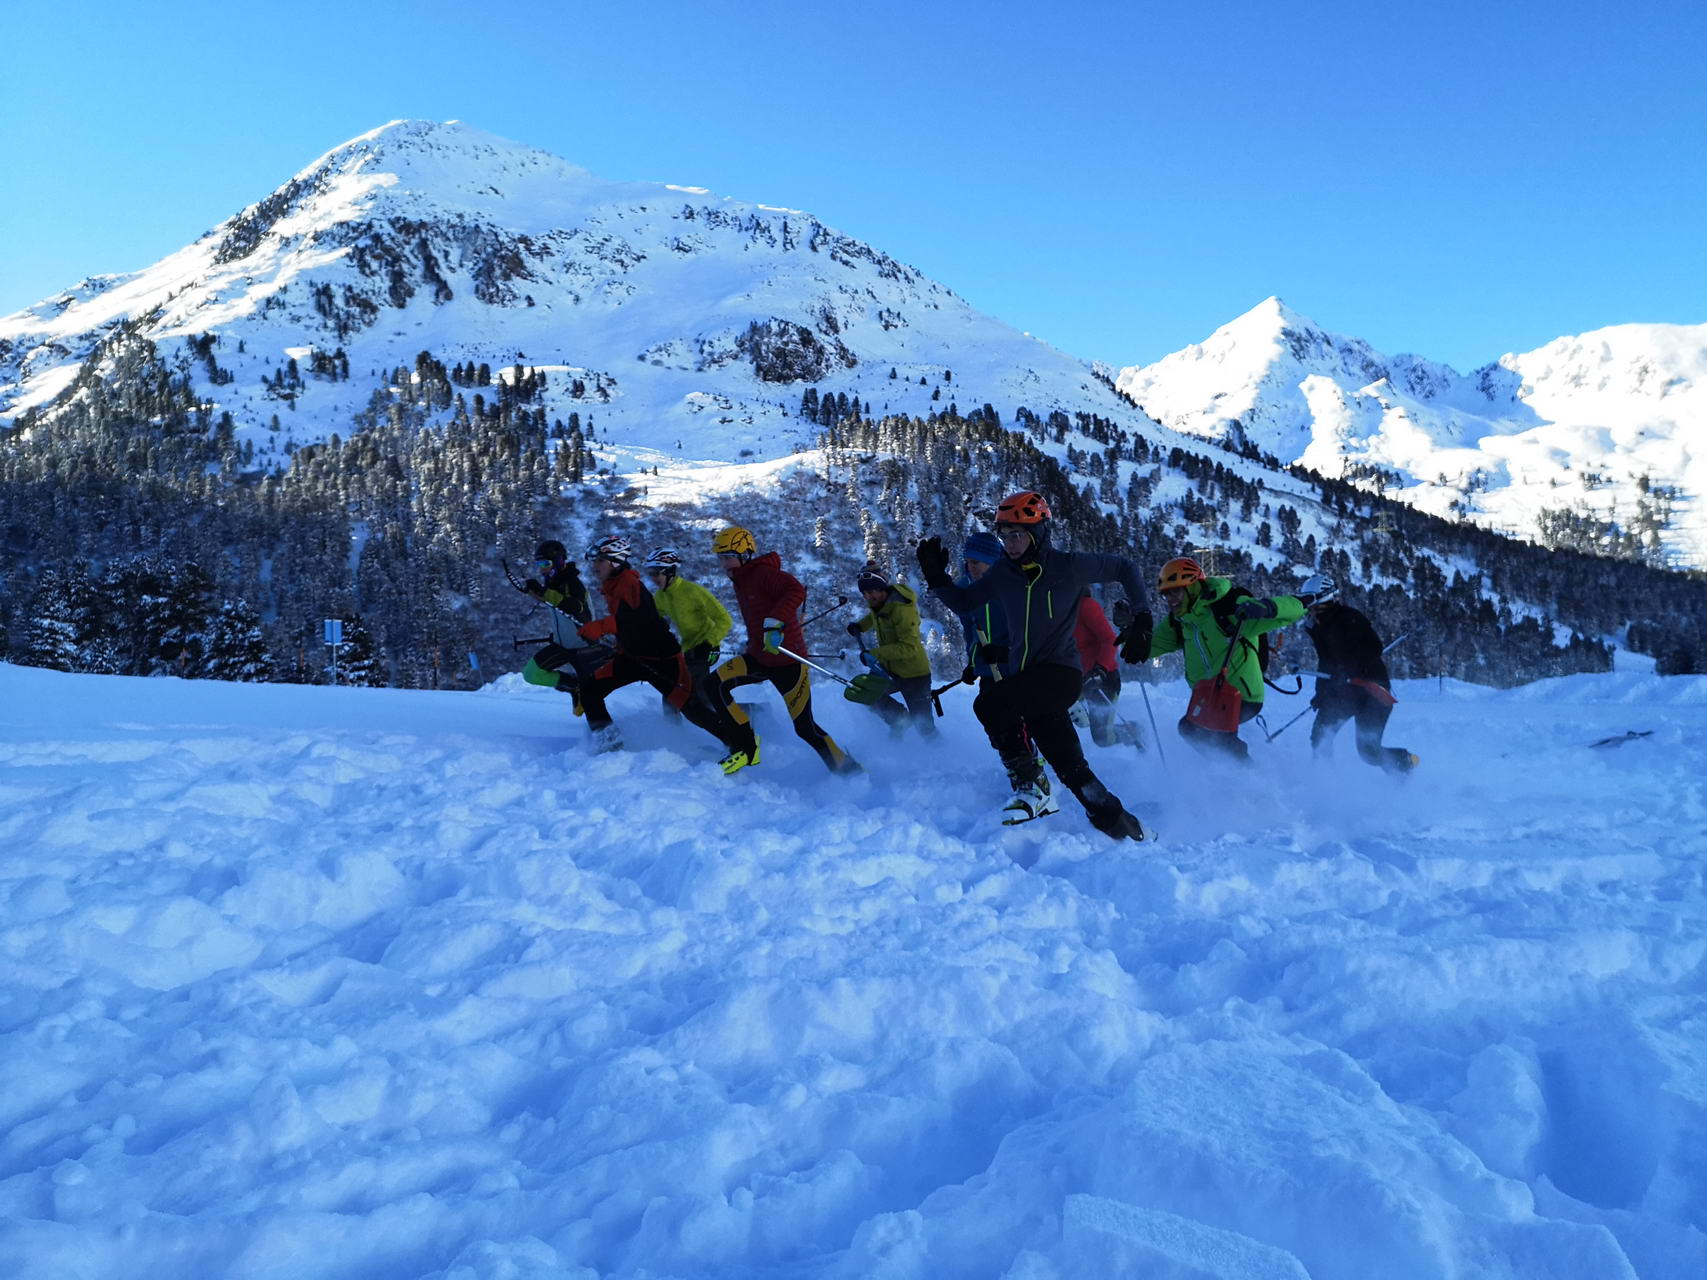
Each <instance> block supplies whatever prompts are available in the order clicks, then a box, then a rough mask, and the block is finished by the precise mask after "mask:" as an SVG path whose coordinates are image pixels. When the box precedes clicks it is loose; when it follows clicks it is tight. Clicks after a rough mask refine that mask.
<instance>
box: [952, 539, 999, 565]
mask: <svg viewBox="0 0 1707 1280" xmlns="http://www.w3.org/2000/svg"><path fill="white" fill-rule="evenodd" d="M960 558H961V559H962V560H982V561H983V562H984V563H985V564H995V563H996V562H997V561H999V560H1000V559H1001V558H1002V540H1001V539H1000V538H998V537H997V536H996V535H995V534H993V533H975V534H973V535H972V536H971V537H969V538H967V539H966V545H965V546H963V547H961V548H960Z"/></svg>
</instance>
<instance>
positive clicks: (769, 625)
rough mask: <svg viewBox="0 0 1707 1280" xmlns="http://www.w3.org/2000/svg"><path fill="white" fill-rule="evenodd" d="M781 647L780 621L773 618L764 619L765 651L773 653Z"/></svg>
mask: <svg viewBox="0 0 1707 1280" xmlns="http://www.w3.org/2000/svg"><path fill="white" fill-rule="evenodd" d="M781 648H782V623H780V622H778V621H777V620H776V619H775V618H766V619H765V652H766V653H775V652H777V650H779V649H781Z"/></svg>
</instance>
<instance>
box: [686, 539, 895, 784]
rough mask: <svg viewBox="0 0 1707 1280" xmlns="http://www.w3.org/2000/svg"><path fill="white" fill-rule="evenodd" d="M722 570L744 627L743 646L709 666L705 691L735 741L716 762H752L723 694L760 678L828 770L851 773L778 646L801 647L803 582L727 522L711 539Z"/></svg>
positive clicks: (733, 706)
mask: <svg viewBox="0 0 1707 1280" xmlns="http://www.w3.org/2000/svg"><path fill="white" fill-rule="evenodd" d="M711 549H712V551H714V552H715V553H716V554H717V559H718V561H719V563H721V564H722V566H723V572H724V573H726V574H727V575H728V576H729V581H730V583H731V584H732V585H733V586H734V588H735V603H736V606H737V607H738V608H739V610H740V613H741V620H742V621H743V622H744V623H746V626H747V647H746V648H745V649H744V650H743V651H742V652H740V653H739V654H737V655H736V656H735V657H733V658H730V659H729V660H728V661H727V662H725V663H724V664H723V665H722V666H720V667H718V668H717V670H716V671H715V672H714V673H713V674H714V675H715V676H716V682H715V683H714V684H713V685H712V686H711V692H712V695H713V697H714V698H715V699H716V701H717V703H718V705H719V706H720V707H721V708H722V709H723V711H724V713H725V714H726V715H728V717H729V718H730V719H731V720H732V721H733V722H734V724H735V726H736V729H737V731H738V735H739V736H738V737H737V739H736V748H735V750H734V751H732V752H731V753H730V755H729V758H728V759H727V760H725V761H724V762H723V771H724V772H725V773H734V772H735V771H736V770H737V769H743V768H745V767H746V766H747V765H750V764H757V763H758V762H759V738H758V735H757V734H756V733H754V732H753V725H752V722H751V721H750V720H748V719H747V714H746V712H744V711H742V710H741V707H740V705H739V704H738V703H736V702H735V701H734V699H733V698H732V697H731V696H730V695H731V694H732V693H733V692H734V690H736V689H738V688H740V687H741V686H742V685H749V684H759V683H766V684H769V685H771V686H773V687H774V688H775V689H776V691H777V692H778V693H780V694H781V695H782V702H783V705H784V706H785V707H787V708H788V715H789V718H790V719H791V720H792V721H793V722H794V732H795V733H797V734H798V735H799V736H800V738H801V740H802V741H804V742H805V743H806V744H807V745H808V746H810V747H811V748H812V749H813V750H814V751H816V752H817V753H818V758H819V759H820V760H822V761H823V762H824V764H825V765H826V766H827V767H828V768H829V770H830V772H832V773H859V772H861V769H860V766H859V763H858V762H857V761H856V760H855V759H854V758H853V757H852V756H850V755H849V754H848V753H847V752H846V751H843V750H842V748H841V746H840V745H839V744H838V743H837V742H836V740H835V739H834V738H832V737H831V736H830V735H829V734H827V733H825V732H824V731H823V730H822V729H821V728H819V727H818V722H817V721H816V720H814V719H813V718H812V682H811V680H810V678H809V677H808V675H807V671H806V666H805V664H804V663H802V662H800V661H798V660H796V659H795V658H791V657H789V656H788V655H787V654H785V653H783V652H781V651H782V650H783V649H787V650H789V651H790V652H792V653H805V652H806V635H805V632H804V631H802V629H801V626H800V606H801V605H803V604H805V603H806V588H805V587H803V586H801V585H800V582H799V580H798V579H797V578H795V577H794V576H793V575H792V574H789V573H785V572H783V568H782V560H781V558H780V557H779V556H778V555H777V553H776V552H774V551H767V552H765V554H764V555H762V556H761V555H759V554H758V549H759V548H758V543H757V542H756V541H755V540H754V539H753V535H752V534H751V533H750V532H749V531H748V530H746V529H742V528H740V527H738V526H731V527H730V528H727V529H725V530H723V531H722V532H721V533H719V534H718V535H717V537H716V538H714V539H712V543H711Z"/></svg>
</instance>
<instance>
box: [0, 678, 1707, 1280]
mask: <svg viewBox="0 0 1707 1280" xmlns="http://www.w3.org/2000/svg"><path fill="white" fill-rule="evenodd" d="M834 692H835V691H834V690H833V689H831V690H828V691H826V689H825V687H824V686H823V685H822V684H820V685H819V687H818V690H817V693H818V701H819V703H820V707H821V718H822V719H823V720H824V721H825V723H826V724H827V725H828V726H829V727H830V728H831V730H832V732H835V733H836V734H837V735H838V737H839V738H841V740H842V741H843V742H844V744H845V745H847V746H848V747H849V748H850V749H851V750H852V751H853V752H854V753H855V754H856V755H857V756H858V757H859V758H860V759H861V760H862V761H863V762H864V763H865V764H866V765H867V767H868V768H869V770H870V773H869V776H868V777H866V778H862V779H856V780H852V781H847V780H842V779H836V778H831V777H830V776H828V775H827V774H826V773H825V772H824V771H823V769H822V767H821V766H820V764H819V763H818V761H817V759H816V758H815V757H814V756H812V755H811V753H810V752H809V751H808V750H807V749H806V748H805V747H804V746H803V745H802V744H800V743H799V742H798V741H796V740H795V739H794V737H793V735H792V734H791V733H790V732H789V731H788V729H787V726H786V723H782V722H781V720H780V710H779V709H775V708H768V707H767V708H766V709H765V710H762V711H761V713H760V719H759V726H760V732H761V734H762V735H763V737H764V745H765V757H764V763H763V764H762V765H761V766H759V767H758V768H757V769H754V770H749V771H747V772H746V773H743V774H741V775H739V776H737V777H735V778H732V779H726V778H724V777H723V776H722V775H721V774H720V773H719V772H718V771H717V770H716V769H715V767H713V765H712V763H711V762H712V760H713V758H714V757H715V755H716V754H718V751H717V748H716V746H715V744H713V743H712V742H711V741H710V740H709V739H705V738H701V737H699V736H697V735H696V734H695V733H694V731H692V730H691V729H689V728H687V727H685V726H682V725H680V724H669V723H666V722H665V721H664V720H663V719H662V718H661V716H660V715H659V713H658V711H657V708H656V700H655V699H654V698H653V697H651V696H650V695H649V694H643V693H641V692H640V691H636V690H629V691H625V693H624V694H622V695H619V696H618V698H617V699H615V700H614V701H613V708H614V710H615V712H616V714H617V716H618V719H619V721H620V722H621V723H622V724H623V725H624V727H625V730H626V732H627V735H628V740H629V749H628V750H626V751H624V752H622V753H619V754H614V755H606V756H598V757H594V756H591V755H589V754H588V753H587V749H586V743H585V730H584V726H582V725H581V724H580V723H578V722H576V721H574V720H572V719H571V717H570V714H569V705H568V699H566V698H564V697H562V696H561V695H557V694H554V693H546V692H543V691H540V690H537V689H533V688H530V687H528V686H525V685H521V684H519V682H518V681H517V680H516V678H515V677H505V678H504V679H502V680H500V681H498V682H497V683H496V684H495V685H493V686H490V687H488V688H486V689H484V690H482V691H480V692H479V693H472V694H471V693H420V692H401V691H393V690H341V689H324V688H301V687H285V686H237V685H221V684H215V683H211V682H183V681H178V680H172V679H157V680H130V679H120V678H111V677H93V676H69V675H62V674H58V673H53V672H47V671H39V670H32V669H27V668H21V667H13V666H6V665H0V761H3V772H0V965H3V966H4V974H5V981H4V984H3V989H0V1079H3V1080H4V1082H5V1083H4V1089H3V1091H0V1133H3V1134H4V1137H3V1138H0V1274H4V1275H6V1276H9V1277H13V1276H16V1277H48V1276H52V1277H56V1278H67V1280H69V1278H89V1280H94V1278H97V1277H99V1278H103V1280H105V1278H108V1277H111V1278H117V1277H126V1278H129V1277H136V1276H144V1275H146V1276H196V1277H212V1276H220V1277H243V1278H249V1277H267V1278H268V1280H274V1278H278V1280H284V1278H289V1280H307V1278H309V1277H314V1278H316V1280H319V1278H331V1277H364V1278H368V1277H398V1278H401V1277H428V1276H431V1277H452V1276H455V1277H458V1278H459V1280H466V1278H475V1277H478V1278H481V1280H498V1278H499V1277H544V1276H576V1277H592V1276H623V1277H642V1276H682V1277H709V1276H770V1277H791V1278H792V1277H849V1278H851V1277H863V1276H885V1277H915V1276H916V1277H933V1278H935V1277H952V1276H961V1277H994V1276H1004V1275H1005V1276H1012V1277H1015V1278H1016V1280H1019V1278H1023V1280H1048V1278H1050V1277H1068V1276H1090V1275H1096V1276H1109V1275H1134V1276H1137V1275H1142V1276H1146V1277H1153V1276H1165V1277H1173V1276H1194V1277H1298V1276H1305V1275H1308V1276H1311V1277H1315V1278H1316V1280H1341V1278H1344V1280H1353V1278H1355V1280H1368V1278H1369V1277H1383V1278H1394V1277H1418V1278H1421V1277H1449V1276H1450V1277H1472V1276H1474V1277H1507V1276H1510V1277H1519V1276H1521V1277H1548V1278H1549V1280H1561V1278H1574V1277H1581V1278H1583V1280H1588V1278H1591V1277H1592V1278H1593V1280H1606V1278H1608V1277H1618V1276H1640V1277H1643V1278H1644V1280H1669V1278H1673V1277H1676V1278H1679V1280H1682V1278H1684V1277H1688V1278H1690V1280H1695V1278H1698V1277H1700V1276H1701V1275H1703V1274H1707V1154H1704V1153H1707V1000H1704V997H1703V987H1704V977H1707V965H1704V963H1703V956H1704V945H1707V886H1704V883H1703V866H1704V862H1707V837H1704V835H1703V828H1704V825H1707V823H1704V818H1707V799H1704V793H1703V783H1702V778H1703V776H1704V774H1707V769H1704V763H1707V678H1693V677H1691V678H1674V679H1670V680H1661V679H1657V678H1655V677H1653V676H1651V675H1647V674H1642V673H1633V672H1620V673H1617V674H1613V675H1608V676H1594V677H1572V678H1569V679H1566V680H1559V681H1550V682H1546V683H1544V684H1540V685H1533V686H1528V687H1525V688H1520V689H1515V690H1510V691H1505V692H1492V691H1488V690H1483V689H1476V688H1471V687H1469V686H1463V685H1453V684H1447V685H1446V686H1445V688H1444V689H1437V687H1436V686H1435V685H1434V684H1433V683H1432V682H1425V683H1418V684H1411V685H1401V686H1400V688H1399V694H1400V696H1401V698H1402V702H1401V704H1400V706H1399V707H1398V709H1397V711H1396V713H1395V716H1394V719H1393V723H1392V726H1391V731H1390V733H1389V739H1390V740H1391V741H1394V742H1397V743H1401V744H1404V745H1408V746H1410V747H1412V748H1413V749H1415V750H1416V751H1418V752H1419V753H1420V754H1421V755H1422V757H1423V762H1424V763H1423V768H1422V769H1421V770H1420V771H1419V772H1418V773H1417V774H1416V775H1414V776H1413V777H1411V778H1410V779H1408V780H1406V781H1405V782H1402V783H1401V782H1395V781H1392V780H1389V779H1387V778H1385V777H1383V776H1377V775H1375V774H1374V773H1373V772H1371V771H1369V770H1367V769H1365V768H1364V767H1363V766H1362V765H1360V764H1358V763H1357V762H1356V760H1355V759H1354V758H1353V753H1352V751H1351V743H1350V741H1349V738H1347V739H1346V740H1342V742H1341V743H1340V748H1339V758H1338V759H1337V760H1335V761H1333V762H1329V763H1316V762H1312V760H1311V759H1310V757H1309V751H1308V741H1307V732H1306V729H1307V722H1306V723H1305V724H1300V725H1298V726H1297V727H1295V728H1294V729H1292V730H1291V731H1289V732H1288V733H1287V734H1286V735H1285V736H1283V737H1282V738H1280V739H1279V741H1278V742H1276V743H1274V744H1273V745H1272V746H1269V745H1263V744H1260V743H1259V744H1258V745H1256V746H1255V747H1254V748H1253V752H1254V754H1255V755H1256V756H1257V758H1258V761H1259V766H1260V767H1258V768H1257V769H1255V770H1254V771H1252V772H1250V773H1248V774H1234V773H1231V772H1226V771H1221V770H1212V769H1206V768H1205V767H1204V766H1202V765H1201V764H1199V763H1198V762H1197V761H1196V760H1195V759H1194V758H1192V757H1191V756H1190V753H1189V751H1188V750H1187V749H1186V748H1185V747H1184V745H1183V744H1181V743H1180V742H1179V741H1178V740H1177V739H1176V738H1175V737H1174V736H1173V734H1172V732H1171V731H1170V730H1166V729H1164V733H1165V735H1166V736H1165V746H1166V747H1167V750H1168V764H1169V765H1170V766H1171V771H1165V770H1164V769H1163V767H1162V765H1161V763H1160V762H1159V761H1158V760H1157V758H1156V756H1155V754H1154V753H1153V752H1152V753H1151V754H1150V755H1148V756H1145V757H1139V756H1137V755H1136V754H1135V753H1133V752H1131V750H1130V749H1129V748H1115V749H1109V750H1100V749H1095V748H1092V749H1091V754H1092V758H1093V763H1094V764H1096V765H1097V767H1098V768H1099V769H1100V770H1101V771H1102V772H1103V775H1104V777H1105V779H1106V780H1107V781H1108V782H1109V783H1110V784H1111V785H1112V786H1113V787H1114V788H1115V789H1116V790H1117V791H1119V792H1120V793H1121V794H1122V795H1123V796H1125V797H1126V798H1127V799H1128V800H1129V801H1130V802H1132V803H1134V804H1135V805H1137V806H1139V807H1140V809H1141V811H1142V812H1143V813H1144V814H1145V816H1146V818H1147V819H1149V820H1152V821H1153V822H1154V823H1155V824H1156V825H1157V826H1158V827H1160V828H1161V831H1162V833H1163V837H1164V839H1163V843H1162V844H1160V845H1159V846H1155V847H1139V846H1134V845H1119V846H1117V845H1113V844H1111V843H1109V842H1108V841H1107V840H1105V839H1104V838H1103V837H1101V836H1100V835H1098V834H1096V833H1095V832H1094V831H1092V830H1091V829H1090V828H1089V827H1088V825H1087V824H1086V823H1085V821H1084V818H1083V815H1082V814H1081V813H1080V812H1078V811H1077V808H1076V806H1073V805H1072V803H1071V801H1070V800H1069V801H1068V808H1067V810H1066V811H1064V812H1063V813H1062V814H1061V815H1059V816H1058V817H1054V818H1050V819H1048V820H1046V821H1045V822H1042V823H1038V824H1036V825H1035V827H1034V828H1032V829H1023V830H1020V831H1015V832H1005V831H1002V830H1001V829H1000V828H999V827H997V826H995V825H994V818H993V815H994V810H995V809H996V806H997V805H998V804H999V803H1000V800H1001V798H1002V795H1003V786H1002V781H1001V779H1000V776H999V771H998V770H997V768H996V767H995V764H994V761H993V758H992V757H991V755H990V753H989V750H988V748H987V746H986V745H985V744H983V742H982V741H981V739H980V738H979V736H978V735H977V734H976V732H975V729H974V726H973V723H972V720H971V717H970V711H969V702H970V699H969V697H968V695H967V693H966V692H965V691H963V690H957V691H955V692H953V693H950V694H949V695H947V696H946V698H945V703H946V706H947V710H948V713H949V714H948V716H947V718H946V719H944V720H943V721H942V722H941V723H942V725H943V727H944V730H945V733H946V735H947V739H946V741H945V742H944V743H943V744H942V746H941V747H939V748H937V749H935V750H934V751H933V750H930V749H929V748H926V747H924V746H923V745H921V744H919V743H918V741H917V740H916V739H912V738H909V739H907V740H905V741H904V742H902V743H900V744H894V743H892V742H891V741H890V739H889V738H888V736H887V733H886V732H885V731H884V730H882V728H881V726H879V725H878V724H877V723H876V722H875V720H874V719H873V718H872V717H871V716H870V714H869V713H868V712H865V711H863V710H861V709H859V708H856V707H853V706H851V705H849V704H847V703H844V702H842V701H841V700H840V699H839V698H836V697H834V696H833V695H834ZM1182 695H1183V689H1181V688H1179V687H1170V686H1165V685H1164V686H1158V687H1157V688H1156V689H1155V691H1154V694H1153V697H1154V699H1155V704H1156V710H1157V714H1158V716H1159V717H1162V718H1163V722H1164V725H1165V724H1166V723H1167V722H1168V721H1171V719H1172V718H1173V717H1175V716H1177V715H1178V714H1179V712H1180V710H1181V708H1182V704H1183V696H1182ZM766 696H767V697H768V696H769V695H768V694H767V695H766ZM1275 703H1276V705H1275V709H1274V715H1273V717H1272V718H1273V720H1274V721H1275V722H1276V723H1279V722H1280V721H1281V720H1283V719H1284V718H1285V717H1288V716H1290V715H1291V714H1293V712H1294V711H1296V710H1297V709H1298V708H1299V707H1300V706H1301V705H1302V704H1301V703H1300V702H1299V701H1298V700H1293V699H1279V698H1276V699H1275ZM1142 706H1143V704H1142V701H1141V699H1140V697H1139V690H1138V687H1137V686H1135V685H1131V686H1128V688H1127V690H1126V695H1125V701H1124V703H1123V707H1124V709H1125V710H1126V711H1127V712H1128V714H1132V715H1134V716H1135V717H1136V718H1139V719H1142V718H1143V715H1142ZM1628 729H1637V730H1642V729H1648V730H1652V731H1653V732H1652V734H1651V736H1649V737H1645V738H1639V739H1633V740H1630V741H1627V742H1625V743H1623V744H1622V745H1619V746H1616V747H1609V748H1600V749H1595V748H1591V747H1589V746H1587V745H1586V744H1588V743H1590V742H1592V741H1594V740H1596V739H1599V738H1602V737H1606V736H1608V735H1612V734H1620V733H1623V732H1624V731H1626V730H1628ZM1250 733H1251V731H1250V730H1247V735H1249V734H1250ZM1016 858H1017V859H1019V860H1020V861H1021V862H1024V861H1030V860H1031V859H1033V858H1035V859H1036V864H1035V866H1033V867H1031V869H1029V870H1028V869H1024V868H1023V867H1022V866H1021V865H1019V863H1018V862H1016Z"/></svg>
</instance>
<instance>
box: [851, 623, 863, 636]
mask: <svg viewBox="0 0 1707 1280" xmlns="http://www.w3.org/2000/svg"><path fill="white" fill-rule="evenodd" d="M848 634H849V635H850V636H853V637H854V638H855V639H858V638H859V637H860V636H863V635H864V634H865V628H864V627H862V626H860V625H859V623H857V622H850V623H848Z"/></svg>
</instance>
